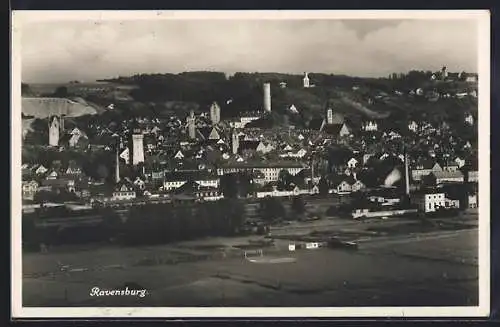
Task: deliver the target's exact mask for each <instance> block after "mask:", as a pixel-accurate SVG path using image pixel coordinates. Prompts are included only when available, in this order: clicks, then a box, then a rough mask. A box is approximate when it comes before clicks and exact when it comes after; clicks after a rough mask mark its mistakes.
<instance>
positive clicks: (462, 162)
mask: <svg viewBox="0 0 500 327" xmlns="http://www.w3.org/2000/svg"><path fill="white" fill-rule="evenodd" d="M455 163H456V164H457V166H458V168H462V167H463V166H465V159H462V158H460V157H456V158H455Z"/></svg>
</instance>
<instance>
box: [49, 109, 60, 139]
mask: <svg viewBox="0 0 500 327" xmlns="http://www.w3.org/2000/svg"><path fill="white" fill-rule="evenodd" d="M59 133H60V125H59V118H58V117H57V116H54V117H52V118H51V119H50V120H49V145H50V146H58V145H59Z"/></svg>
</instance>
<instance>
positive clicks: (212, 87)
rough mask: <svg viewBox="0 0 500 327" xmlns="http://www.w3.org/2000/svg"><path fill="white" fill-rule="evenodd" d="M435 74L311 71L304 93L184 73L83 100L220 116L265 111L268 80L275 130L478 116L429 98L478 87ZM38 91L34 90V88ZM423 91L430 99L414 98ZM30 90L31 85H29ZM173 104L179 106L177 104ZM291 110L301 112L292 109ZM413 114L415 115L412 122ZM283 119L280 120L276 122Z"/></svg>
mask: <svg viewBox="0 0 500 327" xmlns="http://www.w3.org/2000/svg"><path fill="white" fill-rule="evenodd" d="M429 74H430V72H419V71H411V72H409V73H408V74H406V75H401V77H399V78H397V79H389V78H359V77H350V76H344V75H333V74H330V75H328V74H314V73H311V74H309V77H310V80H311V83H312V84H314V85H315V87H311V88H303V87H302V75H293V74H280V73H236V74H234V75H233V76H226V74H224V73H220V72H185V73H181V74H140V75H134V76H130V77H119V78H117V79H111V80H103V81H99V83H102V85H113V88H114V89H116V86H119V87H121V88H122V89H121V90H120V92H122V93H120V94H118V95H119V96H117V95H116V94H111V93H113V92H111V93H110V92H103V93H99V94H89V95H87V96H84V98H85V101H87V102H89V101H91V102H89V104H90V107H96V106H97V104H98V105H99V106H102V107H105V106H107V105H108V104H109V103H110V102H113V103H115V104H116V105H117V108H119V112H120V113H121V114H123V115H126V116H130V115H145V116H150V115H160V116H166V115H167V116H168V115H170V114H171V113H172V112H175V113H176V114H178V115H180V116H183V115H186V114H187V112H188V111H189V110H193V109H194V110H195V111H201V112H208V111H209V107H210V105H211V104H212V102H214V101H216V102H217V103H218V104H219V105H220V107H221V116H222V118H224V119H226V118H231V117H236V116H238V115H240V114H242V113H244V112H248V111H256V110H262V109H263V108H262V106H263V88H262V84H263V83H265V82H269V83H271V94H272V111H273V113H275V114H278V115H279V116H280V117H276V116H275V117H274V118H273V119H272V121H273V122H272V124H271V125H275V124H278V125H282V124H288V123H292V124H294V125H297V126H301V125H304V126H306V125H307V122H308V121H310V120H311V119H316V118H319V117H323V116H324V113H325V109H326V108H327V107H330V108H332V109H333V110H334V111H335V112H338V113H341V114H343V115H344V116H345V117H346V119H347V120H348V121H354V122H361V121H362V120H366V119H375V120H387V118H388V117H393V119H394V120H399V121H403V120H407V119H419V118H429V119H431V120H432V119H443V118H446V117H448V118H450V117H451V119H452V120H462V119H463V113H464V112H473V113H474V112H477V99H473V98H472V97H469V96H467V97H464V98H461V99H457V98H453V97H451V98H443V97H441V98H439V100H436V99H432V96H433V94H437V93H439V94H446V93H451V94H455V93H459V92H470V91H471V90H472V89H475V88H476V89H477V85H473V84H470V83H466V82H463V81H432V80H430V78H429V76H430V75H429ZM34 88H35V89H36V87H34ZM418 88H421V89H422V91H423V93H424V94H425V96H415V95H410V93H411V92H415V90H417V89H418ZM32 89H33V88H32ZM120 99H121V100H123V101H121V100H120ZM173 104H175V105H173ZM291 105H294V106H295V108H296V109H297V111H298V113H297V112H296V113H294V112H292V111H290V110H289V108H290V106H291ZM412 117H413V118H412ZM275 118H278V119H275Z"/></svg>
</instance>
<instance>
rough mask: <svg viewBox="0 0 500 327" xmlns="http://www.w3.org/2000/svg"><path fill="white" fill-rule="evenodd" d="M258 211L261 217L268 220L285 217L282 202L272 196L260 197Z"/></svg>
mask: <svg viewBox="0 0 500 327" xmlns="http://www.w3.org/2000/svg"><path fill="white" fill-rule="evenodd" d="M259 211H260V214H261V217H262V219H264V220H265V221H268V222H271V221H273V220H276V219H279V218H284V217H285V207H284V206H283V203H281V201H280V200H279V199H277V198H274V197H269V196H268V197H265V198H264V199H262V200H261V202H260V206H259Z"/></svg>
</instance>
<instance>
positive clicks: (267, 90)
mask: <svg viewBox="0 0 500 327" xmlns="http://www.w3.org/2000/svg"><path fill="white" fill-rule="evenodd" d="M264 110H265V111H267V112H270V111H271V83H264Z"/></svg>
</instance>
